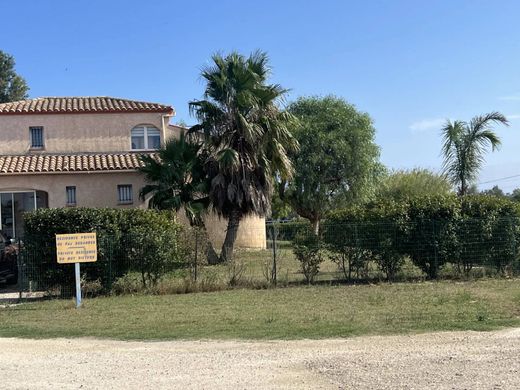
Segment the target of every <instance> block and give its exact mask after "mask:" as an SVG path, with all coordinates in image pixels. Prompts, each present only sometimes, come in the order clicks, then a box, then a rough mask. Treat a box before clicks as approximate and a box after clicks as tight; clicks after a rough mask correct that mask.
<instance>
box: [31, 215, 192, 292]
mask: <svg viewBox="0 0 520 390" xmlns="http://www.w3.org/2000/svg"><path fill="white" fill-rule="evenodd" d="M24 220H25V232H26V235H25V238H24V245H25V249H24V251H23V253H24V254H25V263H26V266H27V270H28V275H29V279H30V280H32V281H36V282H37V283H38V285H39V286H40V288H47V289H56V288H59V289H61V290H62V294H66V293H67V292H68V293H71V292H72V288H73V285H74V284H73V281H74V267H73V266H71V265H70V264H58V263H57V259H56V247H55V235H56V234H65V233H82V232H96V233H97V241H98V261H97V262H95V263H84V264H82V265H81V269H82V273H84V275H85V278H86V280H87V281H93V280H100V281H101V284H102V286H103V289H104V290H105V291H108V290H110V288H111V284H112V282H113V281H114V280H115V279H116V278H119V277H121V276H123V275H125V274H126V273H128V272H130V271H135V272H139V274H140V275H141V283H143V284H144V285H151V284H155V283H157V280H158V279H159V278H160V276H161V275H163V274H164V273H166V272H168V271H169V270H171V269H173V268H175V267H177V266H179V265H180V264H182V262H183V261H184V258H183V256H182V253H183V251H182V250H181V248H180V244H179V239H178V237H179V234H180V231H181V226H180V225H179V224H177V223H176V222H175V220H174V217H173V215H172V214H171V213H164V212H156V211H153V210H143V209H108V208H104V209H90V208H63V209H40V210H37V211H35V212H32V213H28V214H25V216H24Z"/></svg>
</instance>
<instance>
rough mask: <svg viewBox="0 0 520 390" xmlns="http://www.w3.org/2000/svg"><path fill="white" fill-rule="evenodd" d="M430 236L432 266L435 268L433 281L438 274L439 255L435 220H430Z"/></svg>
mask: <svg viewBox="0 0 520 390" xmlns="http://www.w3.org/2000/svg"><path fill="white" fill-rule="evenodd" d="M432 236H433V266H434V267H435V268H434V275H435V279H437V278H438V273H439V258H438V257H439V253H438V246H439V242H438V238H437V235H436V232H435V220H434V219H432Z"/></svg>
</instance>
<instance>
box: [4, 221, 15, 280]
mask: <svg viewBox="0 0 520 390" xmlns="http://www.w3.org/2000/svg"><path fill="white" fill-rule="evenodd" d="M17 281H18V245H17V244H15V243H14V242H12V240H11V238H10V237H9V236H7V235H6V234H5V233H4V232H2V231H0V284H16V282H17Z"/></svg>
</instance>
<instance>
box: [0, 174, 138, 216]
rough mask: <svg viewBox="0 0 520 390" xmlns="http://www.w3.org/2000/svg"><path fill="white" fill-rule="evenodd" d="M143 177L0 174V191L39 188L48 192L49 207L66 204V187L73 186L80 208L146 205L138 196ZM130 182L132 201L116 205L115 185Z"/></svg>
mask: <svg viewBox="0 0 520 390" xmlns="http://www.w3.org/2000/svg"><path fill="white" fill-rule="evenodd" d="M143 183H144V182H143V178H142V176H141V175H140V174H139V173H137V172H119V173H74V174H37V175H1V176H0V191H2V192H5V191H12V190H40V191H45V192H47V193H48V198H49V207H51V208H54V207H65V206H66V205H67V198H66V191H65V187H67V186H76V200H77V206H80V207H141V208H142V207H146V205H145V204H144V203H143V202H141V201H140V199H139V190H140V189H141V187H142V186H143ZM118 184H131V185H132V189H133V198H134V203H133V204H131V205H120V204H118V194H117V185H118Z"/></svg>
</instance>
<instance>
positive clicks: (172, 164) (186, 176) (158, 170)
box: [139, 132, 218, 263]
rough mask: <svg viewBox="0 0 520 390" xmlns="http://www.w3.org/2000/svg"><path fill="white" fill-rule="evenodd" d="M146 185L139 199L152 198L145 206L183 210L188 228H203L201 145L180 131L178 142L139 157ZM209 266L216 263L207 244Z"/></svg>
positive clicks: (205, 183)
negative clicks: (190, 140) (189, 139)
mask: <svg viewBox="0 0 520 390" xmlns="http://www.w3.org/2000/svg"><path fill="white" fill-rule="evenodd" d="M141 159H142V161H143V166H142V167H141V168H140V169H139V170H140V172H141V173H143V174H144V176H145V180H146V181H147V183H148V184H146V185H145V186H144V187H143V188H142V189H141V191H140V194H139V196H140V197H141V199H145V198H146V197H147V196H148V195H150V194H151V195H152V196H151V198H150V201H149V207H150V208H154V209H158V210H175V211H179V210H180V209H181V208H184V211H185V213H186V217H187V218H188V220H189V222H190V224H191V225H192V226H198V227H202V228H203V229H205V226H204V219H203V216H204V214H205V213H206V211H207V210H208V208H209V197H208V188H209V181H208V176H207V174H206V173H205V171H204V168H203V162H204V159H205V158H204V152H203V150H202V144H201V143H197V142H189V141H188V140H187V139H186V136H185V134H184V132H181V134H180V137H179V139H171V140H169V141H167V142H166V143H165V145H164V146H163V147H162V148H161V149H159V150H158V152H157V154H156V155H144V156H142V157H141ZM207 256H208V261H209V263H215V262H217V260H218V256H217V255H216V253H215V251H214V249H213V246H212V245H211V243H210V242H208V248H207Z"/></svg>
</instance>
